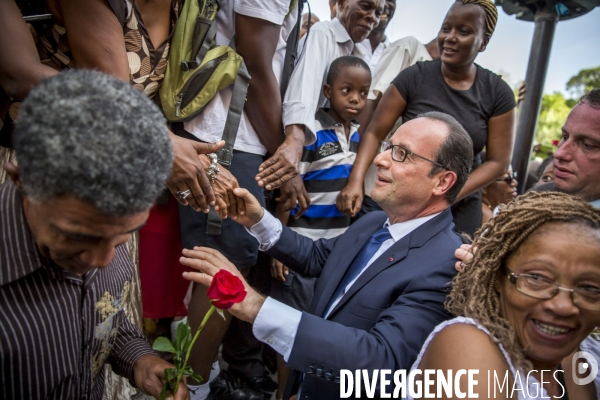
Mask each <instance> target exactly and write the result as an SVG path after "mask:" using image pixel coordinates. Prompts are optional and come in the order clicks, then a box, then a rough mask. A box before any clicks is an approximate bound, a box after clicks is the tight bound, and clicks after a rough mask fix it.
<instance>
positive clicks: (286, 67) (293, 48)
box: [279, 0, 306, 100]
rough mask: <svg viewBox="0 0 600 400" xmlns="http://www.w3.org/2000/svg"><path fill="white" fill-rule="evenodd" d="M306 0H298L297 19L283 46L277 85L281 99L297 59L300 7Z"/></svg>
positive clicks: (300, 25) (300, 18)
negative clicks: (279, 82)
mask: <svg viewBox="0 0 600 400" xmlns="http://www.w3.org/2000/svg"><path fill="white" fill-rule="evenodd" d="M305 1H306V0H298V21H296V25H295V26H294V29H293V30H292V32H290V36H289V37H288V40H287V44H286V47H285V58H284V59H283V72H282V73H281V84H280V85H279V91H280V93H281V100H283V97H284V96H285V91H286V90H287V87H288V85H289V83H290V78H291V76H292V72H293V71H294V66H295V65H296V60H297V59H298V36H300V28H301V27H302V8H303V6H304V2H305Z"/></svg>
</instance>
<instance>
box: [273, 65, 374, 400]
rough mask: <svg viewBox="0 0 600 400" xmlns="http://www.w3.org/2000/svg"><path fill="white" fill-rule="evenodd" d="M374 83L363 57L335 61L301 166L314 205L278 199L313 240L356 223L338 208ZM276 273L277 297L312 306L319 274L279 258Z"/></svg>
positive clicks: (281, 371)
mask: <svg viewBox="0 0 600 400" xmlns="http://www.w3.org/2000/svg"><path fill="white" fill-rule="evenodd" d="M370 86H371V70H370V69H369V66H368V64H367V63H366V62H365V61H363V60H362V59H360V58H358V57H354V56H344V57H340V58H337V59H336V60H334V61H333V62H332V63H331V65H330V66H329V72H328V73H327V83H326V84H325V85H323V94H324V95H325V97H326V98H327V99H329V103H330V108H329V109H320V110H318V111H317V113H316V115H315V119H316V123H315V128H316V129H315V131H316V140H315V142H314V143H313V144H311V145H308V146H304V149H303V151H302V160H301V162H300V168H299V172H300V174H301V175H302V180H303V181H304V188H305V189H306V192H307V194H308V196H309V197H310V205H309V206H308V208H307V209H306V211H305V212H304V213H302V212H301V210H300V207H299V206H298V205H296V207H295V208H294V209H293V210H291V213H290V210H289V209H287V210H286V207H285V206H286V205H285V204H282V203H277V208H276V211H275V216H276V217H277V218H279V220H280V221H281V222H282V223H283V224H287V226H289V227H290V228H291V229H292V230H294V231H296V232H298V233H300V234H302V235H304V236H307V237H309V238H311V239H313V240H318V239H322V238H326V239H328V238H333V237H336V236H338V235H341V234H342V233H344V231H345V230H346V229H347V228H348V226H350V222H351V217H350V216H347V215H344V214H343V213H342V212H341V211H340V210H338V208H337V207H336V199H337V196H338V194H339V192H340V191H341V190H342V189H343V188H344V186H346V183H347V182H348V177H349V176H350V171H351V170H352V165H353V164H354V160H355V158H356V150H357V149H358V141H359V135H358V123H357V122H356V121H355V119H356V117H358V115H359V114H360V113H361V112H362V111H363V109H364V107H365V105H366V103H367V95H368V93H369V88H370ZM290 215H291V217H292V218H289V217H290ZM271 275H272V276H273V278H274V280H273V282H272V285H271V297H273V298H275V299H276V300H280V301H282V302H283V303H285V304H287V305H290V306H292V307H294V308H296V309H298V310H301V311H304V310H307V309H308V307H309V306H310V302H311V300H312V295H313V291H314V285H315V280H316V278H309V277H304V276H301V275H298V274H296V273H295V272H293V271H289V270H288V269H287V268H286V267H285V266H284V265H282V264H281V263H280V262H279V261H277V260H275V259H272V260H271ZM277 361H278V368H277V369H278V376H279V382H280V388H279V390H278V397H277V398H280V396H281V395H282V394H283V393H282V391H283V388H284V385H285V382H286V380H287V379H286V378H287V374H288V372H287V371H286V370H287V368H285V367H284V362H283V358H282V357H281V356H279V355H278V360H277ZM280 391H281V393H279V392H280Z"/></svg>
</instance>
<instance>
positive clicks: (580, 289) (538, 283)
mask: <svg viewBox="0 0 600 400" xmlns="http://www.w3.org/2000/svg"><path fill="white" fill-rule="evenodd" d="M507 277H508V280H509V282H510V283H512V284H514V285H515V286H516V287H517V290H518V291H519V292H521V293H523V294H524V295H526V296H529V297H533V298H534V299H540V300H550V299H551V298H553V297H554V296H556V295H557V294H558V292H559V291H560V290H564V291H565V292H571V300H572V301H573V304H575V305H576V306H577V307H580V308H584V309H586V310H592V311H600V287H594V286H577V287H575V288H573V289H568V288H564V287H561V286H559V285H558V283H557V282H555V281H552V280H550V279H548V278H546V277H544V276H541V275H538V274H515V273H513V272H511V271H508V273H507Z"/></svg>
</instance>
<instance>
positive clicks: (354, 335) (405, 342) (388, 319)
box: [288, 258, 455, 376]
mask: <svg viewBox="0 0 600 400" xmlns="http://www.w3.org/2000/svg"><path fill="white" fill-rule="evenodd" d="M453 265H454V260H453V259H450V258H448V259H444V260H443V261H441V264H438V265H434V266H431V267H430V268H429V269H427V270H424V271H423V273H422V274H420V275H418V276H417V277H416V278H415V279H413V280H412V281H411V282H409V283H408V285H407V286H406V287H405V289H404V290H403V291H402V294H401V295H399V296H398V297H397V299H396V300H395V301H394V303H393V304H392V305H391V307H389V308H387V309H385V310H381V311H380V313H379V316H378V318H377V322H376V323H375V325H374V326H373V328H372V329H370V330H368V331H365V330H361V329H356V328H351V327H348V326H344V325H342V324H340V323H337V322H333V321H328V320H325V319H322V318H319V317H317V316H315V315H311V314H308V313H302V319H301V321H300V325H299V326H298V331H297V334H296V338H295V341H294V345H293V348H292V352H291V354H290V358H289V360H288V367H291V368H294V369H296V370H298V371H300V372H306V370H307V367H309V366H311V365H313V366H315V368H316V367H321V368H322V370H323V371H326V372H331V373H332V374H333V375H334V376H339V375H340V369H351V370H355V369H369V370H373V369H383V368H385V369H391V370H392V371H393V370H397V369H410V367H411V366H412V363H413V362H414V360H415V359H416V357H417V355H418V352H419V351H420V350H421V346H422V345H423V343H424V342H425V340H426V339H427V336H429V334H430V333H431V332H432V331H433V329H434V328H435V326H436V325H438V324H439V323H441V322H443V321H444V320H446V319H448V318H449V315H448V314H447V313H446V312H445V311H444V309H443V307H442V306H441V305H442V304H443V303H444V301H445V297H446V295H447V293H448V289H449V282H450V281H451V280H452V277H453V276H454V274H455V271H454V266H453Z"/></svg>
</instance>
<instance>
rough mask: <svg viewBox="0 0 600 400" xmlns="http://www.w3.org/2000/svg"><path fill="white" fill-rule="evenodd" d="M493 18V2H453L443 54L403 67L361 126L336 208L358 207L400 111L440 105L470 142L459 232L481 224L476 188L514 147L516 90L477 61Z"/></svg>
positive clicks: (500, 168) (498, 171) (406, 113)
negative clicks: (471, 160) (483, 159)
mask: <svg viewBox="0 0 600 400" xmlns="http://www.w3.org/2000/svg"><path fill="white" fill-rule="evenodd" d="M497 19H498V11H497V10H496V6H495V5H494V3H493V2H492V1H491V0H458V1H456V2H455V3H454V4H453V5H452V7H450V10H449V11H448V14H446V17H445V19H444V21H443V23H442V26H441V28H440V31H439V33H438V37H437V44H438V50H439V53H440V59H438V60H435V61H425V62H418V63H416V64H415V65H413V66H411V67H408V68H406V69H404V70H403V71H402V72H400V74H399V75H398V76H397V77H396V78H395V79H394V81H392V84H391V85H390V87H389V88H388V89H387V90H386V92H385V93H384V95H383V97H382V99H381V101H380V103H379V105H378V106H377V109H376V110H375V113H374V115H373V118H372V119H371V122H370V123H369V124H368V126H366V130H364V131H363V130H362V129H361V131H360V133H361V138H360V144H359V147H358V154H357V157H356V161H355V162H354V166H353V168H352V172H351V174H350V177H349V180H348V184H347V185H346V187H345V188H344V189H343V190H342V191H341V192H340V194H339V196H338V201H337V206H338V208H339V209H340V210H342V211H343V212H345V213H346V214H348V215H354V214H355V213H356V212H358V211H359V210H360V208H361V204H362V199H363V181H364V177H365V174H366V172H367V169H368V168H369V166H370V165H371V163H372V162H373V159H374V158H375V155H376V154H377V150H378V148H379V145H380V143H381V141H382V140H384V139H385V137H386V135H387V134H388V132H390V130H391V129H392V127H393V126H394V124H395V122H396V120H397V119H398V117H402V120H403V121H404V122H406V121H409V120H411V119H414V118H416V117H417V116H419V114H422V113H425V112H428V111H441V112H444V113H447V114H450V115H452V116H453V117H455V118H456V119H457V120H458V122H460V123H461V124H462V125H463V127H464V128H465V129H466V130H467V132H468V133H469V135H470V136H471V139H472V140H473V154H475V157H474V165H473V171H472V173H471V175H470V176H469V179H468V180H467V183H466V184H465V186H464V187H463V189H462V191H461V192H460V194H459V196H458V198H459V200H460V201H459V202H458V203H456V204H454V206H453V207H452V213H453V215H454V223H455V224H456V230H457V231H458V232H465V233H468V234H469V235H471V236H473V234H474V233H475V230H477V229H478V228H479V227H480V226H481V215H482V214H481V191H480V189H481V188H482V187H484V186H486V185H487V184H489V183H491V182H493V181H494V180H495V179H497V178H500V177H501V176H502V175H503V174H504V173H506V170H507V169H508V165H509V163H510V156H511V153H512V142H513V125H514V115H515V111H514V109H515V106H516V104H515V99H514V94H513V92H512V90H511V88H510V87H509V86H508V84H506V82H504V81H503V80H502V79H501V77H500V76H498V75H496V74H494V73H493V72H491V71H488V70H487V69H485V68H482V67H480V66H478V65H477V64H475V58H476V57H477V55H478V54H479V53H480V52H482V51H484V50H485V48H486V46H487V45H488V42H489V40H490V38H491V36H492V33H493V32H494V29H495V26H496V21H497ZM484 147H486V150H487V159H486V162H484V163H483V164H481V161H480V158H479V153H480V152H481V151H482V150H483V148H484ZM408 158H409V162H411V161H412V160H410V156H409V157H408ZM480 164H481V165H480ZM475 168H477V169H475ZM370 207H373V205H370Z"/></svg>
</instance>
